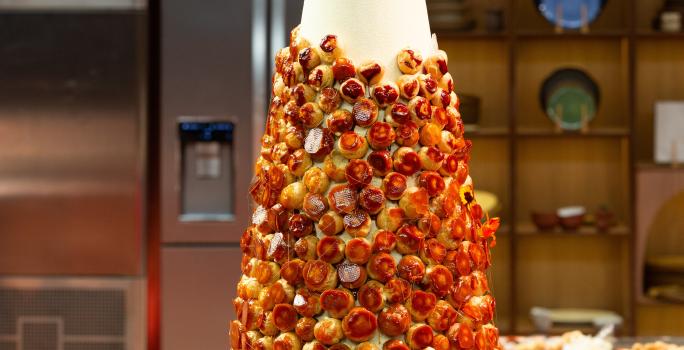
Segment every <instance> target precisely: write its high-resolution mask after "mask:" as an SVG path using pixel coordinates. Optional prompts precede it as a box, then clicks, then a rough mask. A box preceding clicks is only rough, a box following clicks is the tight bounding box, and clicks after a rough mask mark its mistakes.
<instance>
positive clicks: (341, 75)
mask: <svg viewBox="0 0 684 350" xmlns="http://www.w3.org/2000/svg"><path fill="white" fill-rule="evenodd" d="M332 70H333V76H334V77H335V80H337V81H339V82H343V81H345V80H347V79H349V78H353V77H355V76H356V67H354V63H352V61H351V60H350V59H348V58H344V57H340V58H337V59H335V62H333V65H332Z"/></svg>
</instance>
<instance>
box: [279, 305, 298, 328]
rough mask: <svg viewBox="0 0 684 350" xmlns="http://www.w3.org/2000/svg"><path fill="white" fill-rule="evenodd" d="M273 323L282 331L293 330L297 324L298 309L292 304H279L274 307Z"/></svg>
mask: <svg viewBox="0 0 684 350" xmlns="http://www.w3.org/2000/svg"><path fill="white" fill-rule="evenodd" d="M273 323H274V324H275V326H276V327H277V328H278V329H279V330H280V331H281V332H287V331H291V330H293V329H294V328H295V326H296V325H297V311H296V310H295V308H294V306H292V305H290V304H278V305H276V306H275V307H274V308H273Z"/></svg>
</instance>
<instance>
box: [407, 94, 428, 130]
mask: <svg viewBox="0 0 684 350" xmlns="http://www.w3.org/2000/svg"><path fill="white" fill-rule="evenodd" d="M408 110H409V115H410V116H411V120H412V121H413V122H414V123H416V125H418V126H423V125H425V123H427V122H428V120H430V117H431V116H432V107H431V106H430V101H429V100H428V99H427V98H425V97H422V96H416V97H414V98H412V99H411V100H410V101H409V103H408Z"/></svg>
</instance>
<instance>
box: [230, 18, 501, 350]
mask: <svg viewBox="0 0 684 350" xmlns="http://www.w3.org/2000/svg"><path fill="white" fill-rule="evenodd" d="M396 64H397V66H398V68H399V69H400V70H401V72H402V73H403V75H402V76H401V77H399V79H397V81H388V80H386V79H384V72H385V67H383V66H382V65H381V64H380V63H378V62H373V61H370V62H359V63H358V64H357V63H356V62H352V61H351V60H349V59H348V58H346V57H345V55H344V50H343V43H342V42H341V41H339V40H338V38H337V37H336V36H335V35H327V36H326V37H325V38H322V40H321V42H320V43H309V42H307V41H306V40H304V39H302V38H300V37H299V36H298V31H297V29H295V30H294V31H293V32H292V33H291V38H290V46H289V47H286V48H284V49H282V50H280V51H279V52H278V54H277V57H276V60H275V68H276V73H275V74H274V76H273V91H272V93H273V99H272V101H271V106H270V111H269V115H268V122H267V125H266V132H265V135H264V136H263V138H262V140H261V143H262V148H261V154H260V157H259V159H258V160H257V162H256V164H255V168H254V171H255V173H256V176H255V179H254V181H253V183H252V185H251V187H250V189H249V191H250V194H251V197H252V199H253V200H254V202H255V209H254V212H253V216H252V225H251V226H249V227H248V228H247V229H246V230H245V232H244V233H243V235H242V238H241V242H240V246H241V249H242V253H243V257H242V266H241V268H242V272H243V275H242V278H241V280H240V281H239V283H238V285H237V297H236V298H235V300H234V301H233V304H234V306H235V312H236V314H237V319H236V320H234V321H232V322H230V325H229V328H230V330H229V331H230V346H231V348H232V349H233V350H243V349H257V350H302V349H303V350H324V349H336V350H351V349H363V350H379V349H383V350H408V349H411V350H418V349H433V350H451V349H501V346H500V345H499V341H498V337H499V332H498V330H497V328H496V327H495V326H494V325H493V324H492V320H493V318H494V310H495V301H494V298H493V297H492V295H491V293H490V291H489V288H488V283H487V277H486V273H485V272H486V270H487V268H488V267H489V266H490V264H491V256H490V250H489V249H490V247H491V246H493V245H494V243H495V236H494V233H495V231H496V229H497V228H498V224H499V221H498V219H497V218H493V219H489V218H488V217H487V215H486V214H485V213H483V210H482V208H481V207H480V205H479V204H478V203H477V200H476V198H475V195H474V192H473V185H472V180H471V178H470V177H469V175H468V162H469V160H470V148H471V142H470V141H469V140H466V139H464V137H463V123H462V121H461V116H460V114H459V99H458V96H457V95H456V94H455V93H454V91H453V90H454V83H453V79H452V77H451V75H450V74H449V72H448V65H447V55H446V54H445V53H444V52H443V51H437V53H436V54H435V55H433V56H430V57H426V58H424V57H422V56H421V54H420V53H419V52H416V51H414V50H411V49H410V48H406V49H404V50H401V52H398V53H397V60H396Z"/></svg>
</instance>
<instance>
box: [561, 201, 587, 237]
mask: <svg viewBox="0 0 684 350" xmlns="http://www.w3.org/2000/svg"><path fill="white" fill-rule="evenodd" d="M556 213H557V215H558V217H559V219H560V225H561V227H562V228H563V230H564V231H576V230H577V229H579V228H580V226H582V223H583V222H584V216H585V215H586V213H587V211H586V209H585V208H584V207H581V206H573V207H563V208H559V209H558V211H557V212H556Z"/></svg>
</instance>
